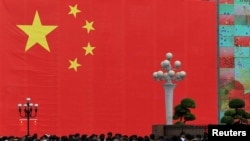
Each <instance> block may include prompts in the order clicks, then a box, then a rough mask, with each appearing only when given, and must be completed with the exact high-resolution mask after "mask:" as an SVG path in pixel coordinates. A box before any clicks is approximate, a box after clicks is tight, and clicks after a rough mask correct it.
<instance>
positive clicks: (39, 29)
mask: <svg viewBox="0 0 250 141" xmlns="http://www.w3.org/2000/svg"><path fill="white" fill-rule="evenodd" d="M17 27H18V28H20V29H21V30H22V31H23V32H25V33H26V34H27V35H28V36H29V38H28V41H27V43H26V47H25V51H28V50H29V49H30V48H31V47H32V46H34V45H35V44H36V43H38V44H40V45H41V46H42V47H43V48H44V49H46V50H47V51H48V52H50V49H49V45H48V42H47V39H46V36H47V35H48V34H49V33H50V32H51V31H53V30H54V29H55V28H56V27H57V26H52V25H42V23H41V20H40V17H39V14H38V12H37V11H36V14H35V17H34V19H33V23H32V25H17Z"/></svg>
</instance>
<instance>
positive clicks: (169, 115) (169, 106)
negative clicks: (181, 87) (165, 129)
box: [153, 53, 186, 125]
mask: <svg viewBox="0 0 250 141" xmlns="http://www.w3.org/2000/svg"><path fill="white" fill-rule="evenodd" d="M172 58H173V54H172V53H167V54H166V59H165V60H163V61H162V62H161V67H162V69H163V71H165V72H163V71H162V70H159V71H157V72H154V73H153V77H154V79H155V80H156V81H165V83H164V84H163V87H164V90H165V108H166V123H167V124H168V125H171V124H172V119H173V92H174V88H175V86H176V84H174V83H173V82H174V81H175V82H177V81H181V80H183V79H184V78H185V76H186V72H185V71H179V72H176V71H177V70H179V68H180V66H181V62H180V61H178V60H177V61H175V62H174V67H172V66H171V63H170V60H171V59H172Z"/></svg>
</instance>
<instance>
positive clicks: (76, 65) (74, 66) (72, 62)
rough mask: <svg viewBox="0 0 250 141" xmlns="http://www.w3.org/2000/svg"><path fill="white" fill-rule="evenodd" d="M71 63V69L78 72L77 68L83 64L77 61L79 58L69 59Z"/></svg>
mask: <svg viewBox="0 0 250 141" xmlns="http://www.w3.org/2000/svg"><path fill="white" fill-rule="evenodd" d="M69 63H70V66H69V69H74V70H75V71H76V72H77V68H78V67H80V66H82V65H81V64H79V63H78V62H77V58H75V60H73V61H72V60H69Z"/></svg>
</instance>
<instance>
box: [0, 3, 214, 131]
mask: <svg viewBox="0 0 250 141" xmlns="http://www.w3.org/2000/svg"><path fill="white" fill-rule="evenodd" d="M75 4H78V8H79V9H80V10H81V11H82V12H81V13H79V14H78V15H77V17H76V18H74V17H73V16H72V15H68V12H69V5H75ZM0 9H1V10H0V17H1V19H0V66H1V68H0V135H24V134H26V132H25V131H24V130H23V129H22V128H23V125H22V124H20V123H19V115H18V111H17V104H18V103H19V102H22V103H24V102H25V98H26V97H30V98H31V101H32V102H34V103H38V104H39V111H38V116H37V123H36V124H34V125H32V126H36V127H34V128H33V127H32V126H31V133H35V132H36V133H38V134H39V135H42V134H45V133H48V134H57V135H67V134H71V133H76V132H79V133H88V134H90V133H97V134H98V133H106V132H108V131H112V132H116V133H118V132H119V133H123V134H138V135H145V134H149V133H151V130H152V129H151V127H152V125H153V124H165V104H164V89H163V87H162V82H155V81H154V80H153V77H152V73H153V72H154V71H158V70H159V69H161V68H160V62H161V61H162V60H164V59H165V54H166V53H167V52H172V53H173V55H174V57H173V61H174V60H181V62H182V64H183V65H182V66H181V68H182V69H183V70H185V71H186V72H187V77H186V79H185V80H184V81H182V82H179V83H178V84H177V87H176V89H175V91H174V104H175V105H176V104H177V103H179V102H180V100H181V99H183V98H185V97H190V98H193V99H194V100H195V101H196V104H197V108H196V109H194V110H193V112H194V113H195V115H196V117H197V120H195V121H193V122H188V124H208V123H217V120H218V103H217V101H218V98H217V43H216V31H217V30H216V3H215V2H206V1H205V2H204V1H203V2H202V1H192V0H105V1H104V0H75V1H68V0H63V1H62V0H60V1H59V0H58V1H57V0H53V1H52V0H47V1H45V0H36V1H33V0H23V1H17V0H2V1H1V2H0ZM36 10H37V11H38V12H39V15H40V18H41V22H42V24H44V25H57V26H58V27H57V28H56V29H55V30H54V31H52V32H51V33H50V34H49V35H48V36H47V41H48V43H49V47H50V50H51V52H50V53H49V52H47V51H46V50H44V49H43V48H42V47H41V46H40V45H38V44H36V45H35V46H34V47H32V48H31V49H30V50H28V51H27V52H25V50H24V49H25V45H26V41H27V38H28V37H27V35H26V34H25V33H24V32H23V31H21V30H20V29H19V28H17V26H16V25H21V24H27V25H29V24H32V21H33V18H34V15H35V11H36ZM85 20H89V21H94V28H95V30H94V31H91V32H90V34H87V32H86V30H85V29H83V28H82V26H83V25H84V24H85ZM88 42H90V43H91V45H92V46H94V47H96V48H95V50H94V55H93V56H91V55H87V56H85V55H84V51H83V49H82V47H83V46H86V45H87V43H88ZM75 57H77V58H78V61H79V63H80V64H82V66H81V67H79V68H78V71H77V72H75V71H73V70H70V69H68V67H69V61H68V60H70V59H71V60H72V59H74V58H75Z"/></svg>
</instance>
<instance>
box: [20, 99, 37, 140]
mask: <svg viewBox="0 0 250 141" xmlns="http://www.w3.org/2000/svg"><path fill="white" fill-rule="evenodd" d="M30 100H31V99H30V98H26V103H25V104H23V105H22V104H17V106H18V111H19V115H20V117H22V118H26V119H27V136H29V135H30V118H34V117H36V115H37V110H38V104H33V103H30ZM22 111H23V112H24V113H22Z"/></svg>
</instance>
